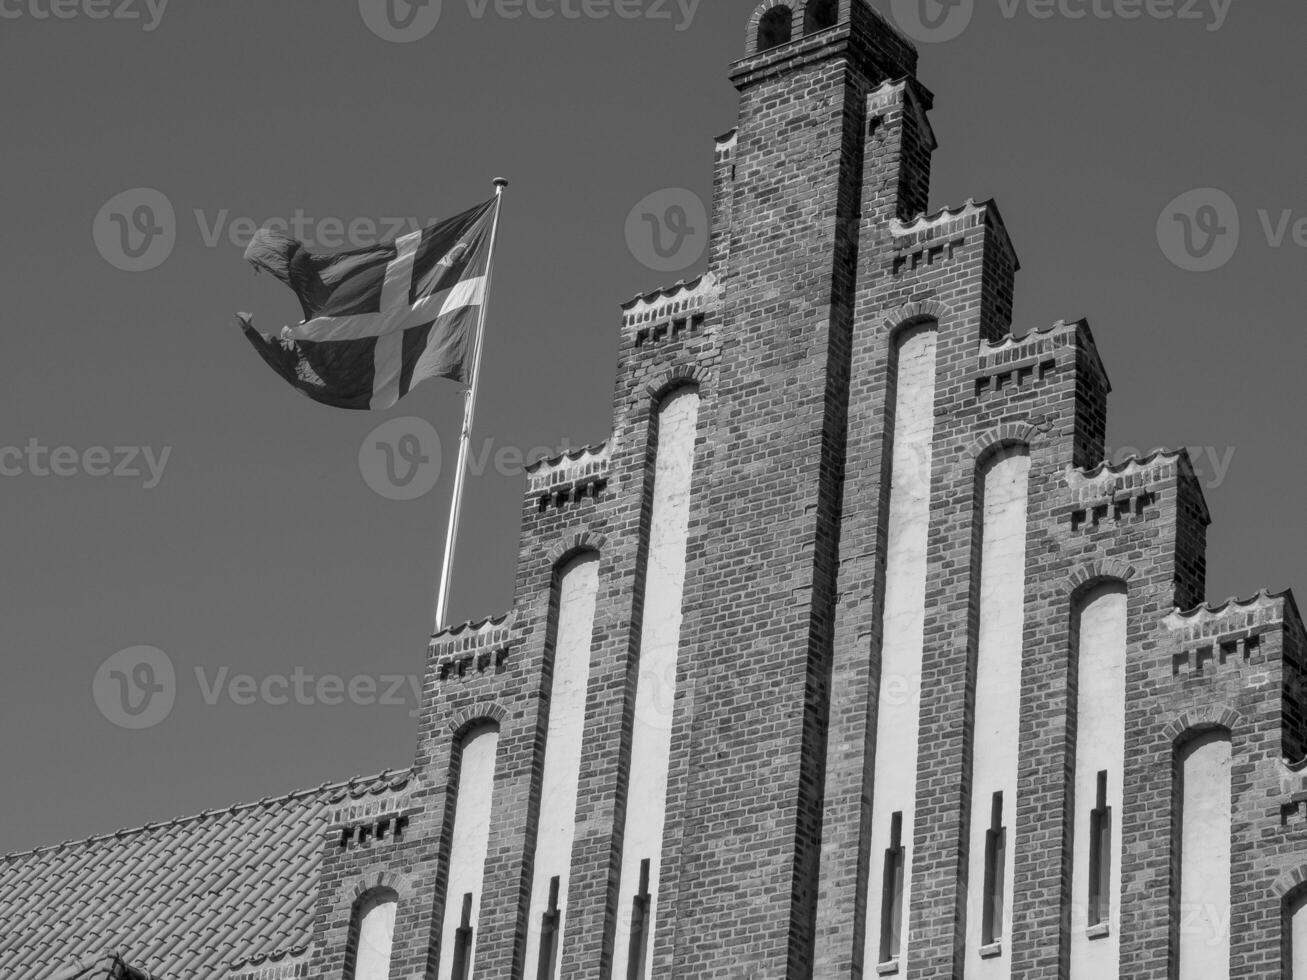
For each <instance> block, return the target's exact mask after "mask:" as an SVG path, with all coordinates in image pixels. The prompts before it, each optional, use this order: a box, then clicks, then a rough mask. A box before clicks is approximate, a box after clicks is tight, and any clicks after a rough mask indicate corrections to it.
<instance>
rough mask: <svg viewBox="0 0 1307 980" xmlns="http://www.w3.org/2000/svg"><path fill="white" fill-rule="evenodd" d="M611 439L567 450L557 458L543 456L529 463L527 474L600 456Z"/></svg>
mask: <svg viewBox="0 0 1307 980" xmlns="http://www.w3.org/2000/svg"><path fill="white" fill-rule="evenodd" d="M611 438H612V437H611V436H610V437H609V438H608V439H601V440H600V441H599V442H592V443H590V445H588V446H577V447H576V448H575V449H568V450H565V451H564V452H561V453H559V454H558V455H557V456H542V457H540V458H539V459H537V460H533V461H531V462H530V463H527V464H526V471H527V473H534V472H535V471H536V470H538V469H548V468H550V467H554V466H558V465H560V464H561V463H565V462H569V463H576V462H580V461H581V460H582V459H584V458H585V457H586V456H598V455H600V454H601V453H603V452H605V451H606V450H607V449H608V443H609V442H610V441H611Z"/></svg>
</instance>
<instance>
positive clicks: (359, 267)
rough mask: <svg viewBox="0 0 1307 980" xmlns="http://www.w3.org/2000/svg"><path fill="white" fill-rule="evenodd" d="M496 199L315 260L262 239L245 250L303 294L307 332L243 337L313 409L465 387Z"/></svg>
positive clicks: (250, 327) (302, 250)
mask: <svg viewBox="0 0 1307 980" xmlns="http://www.w3.org/2000/svg"><path fill="white" fill-rule="evenodd" d="M495 213H496V201H495V199H494V198H492V199H491V200H489V201H487V202H485V203H484V204H479V205H477V206H476V207H475V208H472V209H471V210H470V211H466V212H464V213H463V214H460V215H459V216H458V217H456V218H450V219H449V220H448V221H445V222H442V223H440V224H437V225H432V226H431V227H428V228H424V229H423V230H421V231H415V232H413V233H412V234H409V235H405V236H403V237H402V238H399V239H397V240H396V241H395V242H393V243H391V244H388V245H377V246H375V247H372V248H361V249H356V250H354V251H350V252H340V253H337V254H327V255H324V254H318V253H316V252H311V251H309V249H308V248H307V247H306V246H305V245H304V244H303V243H301V242H299V241H297V240H295V239H294V238H291V237H290V236H289V235H285V234H282V233H281V232H278V231H274V230H270V229H267V228H264V229H261V230H260V231H259V232H258V233H256V234H255V236H254V238H253V239H252V240H251V242H250V245H249V248H247V249H246V250H245V258H246V260H247V261H248V262H250V263H251V264H252V265H253V266H254V267H255V269H262V270H265V271H267V272H270V273H272V274H273V275H274V276H276V277H277V278H278V279H280V280H281V281H282V282H284V283H285V284H286V285H287V286H289V287H290V288H291V289H293V290H294V291H295V295H296V296H298V297H299V301H300V305H301V306H302V307H303V309H304V322H303V323H300V324H298V325H296V326H293V327H286V328H284V329H283V330H282V331H281V334H280V336H264V335H263V334H260V333H259V332H258V331H256V330H255V329H254V324H253V322H252V321H251V319H250V317H249V316H247V315H246V314H243V313H242V314H240V315H239V318H238V319H239V322H240V325H241V327H242V329H243V330H244V331H245V336H246V337H247V338H248V339H249V341H250V343H252V344H253V345H254V348H255V350H257V351H258V352H259V354H260V355H262V357H263V359H264V361H266V362H267V363H268V365H269V366H270V367H271V368H272V369H273V370H274V371H276V372H277V373H278V374H280V375H281V376H282V377H283V378H285V379H286V380H287V381H288V382H290V384H291V385H292V386H294V387H295V388H297V389H298V390H299V391H301V392H303V393H304V394H305V395H308V396H309V397H310V398H312V399H313V400H314V401H319V402H322V403H323V404H326V405H335V406H336V407H338V408H351V409H386V408H390V407H391V406H392V405H394V404H395V402H397V401H398V400H399V399H400V398H403V397H404V396H405V395H407V394H408V393H409V392H410V391H411V390H412V389H413V388H414V387H416V386H417V385H418V384H420V383H421V382H423V381H426V380H427V379H428V378H449V379H451V380H454V381H467V380H468V376H469V374H470V373H471V370H472V359H473V355H474V353H475V352H474V349H473V348H474V344H475V340H476V328H477V319H478V317H479V315H480V312H481V307H482V304H483V303H484V302H485V298H486V279H487V274H488V273H489V270H490V245H491V232H492V229H493V226H494V219H495Z"/></svg>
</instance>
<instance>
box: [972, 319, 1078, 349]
mask: <svg viewBox="0 0 1307 980" xmlns="http://www.w3.org/2000/svg"><path fill="white" fill-rule="evenodd" d="M1087 326H1089V320H1087V319H1085V318H1083V317H1082V318H1081V319H1079V320H1058V321H1057V322H1055V323H1052V324H1050V325H1049V326H1047V327H1031V328H1030V330H1029V331H1028V332H1027V333H1026V334H1025V335H1024V336H1022V337H1020V338H1018V337H1016V336H1015V335H1013V334H1011V333H1009V334H1005V335H1004V336H1002V337H999V338H998V339H997V340H989V339H986V338H981V341H980V347H981V353H983V354H990V353H994V352H996V351H1000V350H1004V349H1006V348H1008V347H1020V346H1021V345H1022V344H1027V343H1030V342H1031V341H1034V340H1038V339H1039V338H1041V337H1047V336H1049V335H1051V334H1055V333H1057V332H1058V331H1060V330H1078V329H1080V328H1081V327H1087Z"/></svg>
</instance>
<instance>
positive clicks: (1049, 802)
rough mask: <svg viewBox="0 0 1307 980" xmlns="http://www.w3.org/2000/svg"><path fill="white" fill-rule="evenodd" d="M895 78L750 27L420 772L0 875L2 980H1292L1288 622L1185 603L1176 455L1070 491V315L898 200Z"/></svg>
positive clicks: (906, 143)
mask: <svg viewBox="0 0 1307 980" xmlns="http://www.w3.org/2000/svg"><path fill="white" fill-rule="evenodd" d="M915 68H916V53H915V51H914V50H913V48H912V47H911V45H910V44H909V43H908V42H906V41H905V40H904V39H903V38H902V37H901V36H900V35H899V34H898V33H897V32H896V31H895V30H894V29H893V28H892V27H891V26H890V25H889V24H888V23H887V22H886V21H884V20H883V19H882V18H881V17H880V16H879V15H878V14H877V13H876V12H875V11H874V10H873V9H872V8H871V6H870V5H869V4H868V3H867V2H866V0H806V3H805V2H804V0H796V2H795V3H794V5H793V8H791V7H790V6H786V5H785V3H784V2H783V0H768V2H767V3H764V4H763V5H762V6H761V7H760V8H759V9H758V10H757V12H756V13H755V14H754V16H753V18H752V20H751V22H750V23H749V25H748V31H747V37H746V51H745V56H744V58H743V60H740V61H738V62H737V63H736V64H735V65H734V66H733V68H732V69H731V80H732V81H733V82H734V84H735V86H736V87H737V88H738V90H739V92H740V97H741V104H740V116H739V125H738V128H737V129H736V130H735V131H734V132H732V133H731V134H729V135H727V136H725V137H723V138H721V139H719V140H718V141H717V145H716V156H715V171H714V175H715V180H714V200H713V207H712V225H713V227H712V239H711V250H710V263H709V268H708V270H707V272H706V273H705V274H704V275H703V276H702V277H701V278H699V279H696V280H694V281H692V282H688V283H678V284H677V285H675V286H673V287H671V288H669V289H666V290H663V291H659V292H656V293H653V294H650V295H646V296H641V297H638V298H636V299H635V300H633V301H631V302H630V303H628V304H627V305H626V306H625V308H624V311H623V315H622V319H621V335H622V344H621V353H620V357H619V363H618V368H617V374H616V384H615V389H614V399H613V432H612V437H611V439H610V440H609V441H608V442H607V443H606V444H604V445H601V446H596V447H592V448H589V449H585V450H582V451H579V452H577V453H574V454H570V455H567V456H565V457H561V458H558V459H552V460H545V461H542V462H540V463H538V464H537V465H535V466H534V467H533V468H532V470H531V473H530V476H529V484H528V487H527V492H526V497H525V503H524V519H525V520H524V530H523V535H522V543H521V557H520V560H519V564H518V571H517V579H516V595H515V602H514V607H513V609H512V610H511V611H510V612H509V613H507V614H506V615H504V616H502V617H497V618H492V619H488V620H486V621H484V622H479V623H470V624H467V625H464V626H460V627H458V628H455V629H451V630H448V631H446V632H444V633H442V634H440V635H438V636H436V637H435V638H434V639H433V640H432V643H431V647H430V653H429V658H428V665H427V675H426V685H425V693H424V706H423V714H422V725H421V735H420V740H419V744H418V747H417V754H416V758H415V760H414V763H413V766H412V767H411V768H410V769H407V770H404V771H402V772H398V773H385V774H383V775H382V776H380V777H377V778H376V779H369V780H361V781H356V782H352V783H342V784H340V785H337V786H327V787H322V788H320V789H318V790H315V791H311V792H307V793H300V794H295V795H292V796H288V797H286V798H284V799H281V800H265V801H262V802H260V803H258V804H252V805H249V806H242V807H233V808H231V809H229V810H223V811H218V812H213V813H208V814H203V815H201V816H198V817H195V818H190V819H186V820H178V821H174V822H172V823H169V824H165V825H159V826H151V827H146V828H142V829H140V830H137V831H124V832H120V833H118V834H114V835H110V836H107V837H103V838H96V839H93V840H90V841H85V842H80V843H70V844H65V845H61V846H59V847H55V848H49V849H44V850H40V851H37V852H33V853H29V854H22V855H14V856H10V857H8V858H4V859H3V860H2V861H0V944H2V948H0V974H2V975H3V976H4V977H5V978H6V980H7V978H10V977H13V978H22V980H27V978H29V977H30V978H39V980H48V978H52V977H62V978H71V977H77V976H86V977H91V976H101V975H103V970H104V968H105V965H106V963H107V960H106V957H108V956H110V955H111V954H113V953H114V952H115V951H120V952H121V953H122V955H123V956H124V958H126V959H127V960H129V961H130V962H131V963H133V964H134V965H136V966H137V967H139V968H140V969H142V970H145V971H148V972H149V973H151V974H154V975H156V976H158V977H159V978H162V980H282V978H301V977H302V978H313V980H319V978H321V980H326V978H345V980H350V978H353V980H379V978H384V977H387V976H389V977H390V978H392V980H417V978H432V980H468V978H470V977H472V976H475V977H477V978H522V980H545V978H566V980H629V978H653V977H677V978H682V977H684V978H694V980H782V978H808V977H816V978H819V980H836V978H838V980H854V978H867V977H876V976H895V977H901V978H913V980H926V978H930V980H949V978H966V980H1046V978H1062V980H1104V978H1117V977H1120V978H1129V980H1218V978H1219V980H1224V978H1230V977H1234V978H1241V980H1242V978H1249V980H1270V978H1280V977H1287V976H1290V975H1291V973H1292V970H1293V963H1294V960H1295V959H1297V960H1298V961H1299V962H1298V967H1299V970H1300V973H1299V975H1300V976H1302V977H1307V912H1303V911H1300V909H1301V908H1302V906H1303V904H1304V899H1305V898H1307V809H1304V807H1303V804H1304V802H1307V778H1304V776H1302V775H1300V771H1301V770H1302V760H1303V759H1304V757H1305V756H1307V746H1304V744H1303V742H1304V739H1305V738H1307V731H1305V730H1304V719H1303V716H1302V697H1303V672H1304V665H1303V657H1304V654H1305V651H1304V634H1303V627H1302V623H1301V620H1300V617H1299V614H1298V611H1297V609H1296V606H1295V604H1294V601H1293V599H1292V597H1291V596H1289V595H1287V594H1285V595H1271V594H1267V593H1262V594H1259V595H1257V596H1255V597H1254V598H1252V599H1250V600H1247V601H1231V602H1228V603H1226V604H1224V605H1220V606H1210V605H1205V604H1203V599H1204V586H1205V582H1204V578H1205V558H1204V546H1205V536H1206V527H1207V524H1208V523H1209V518H1208V513H1207V509H1206V506H1205V504H1204V501H1203V497H1202V492H1201V490H1200V487H1199V485H1198V482H1197V480H1196V479H1195V477H1194V473H1193V470H1192V468H1191V466H1190V464H1189V461H1188V459H1187V457H1186V456H1185V454H1184V453H1177V454H1165V453H1163V454H1158V455H1155V456H1152V457H1149V458H1143V459H1132V460H1129V461H1126V462H1124V463H1122V464H1120V465H1116V466H1109V465H1106V464H1102V463H1101V462H1100V460H1101V459H1102V458H1103V455H1104V431H1105V420H1106V411H1107V396H1108V393H1109V391H1110V384H1109V381H1108V377H1107V373H1106V371H1105V369H1104V367H1103V364H1102V362H1101V361H1100V359H1099V356H1098V352H1097V350H1096V348H1095V345H1094V340H1093V336H1092V334H1091V333H1090V330H1089V327H1088V325H1087V324H1085V323H1057V324H1054V325H1053V326H1051V327H1048V328H1046V329H1034V330H1031V331H1029V332H1028V333H1026V334H1025V335H1024V337H1022V339H1016V338H1015V337H1014V336H1013V334H1012V332H1011V309H1012V295H1013V281H1014V277H1015V273H1016V271H1017V269H1018V261H1017V257H1016V252H1015V250H1014V249H1013V246H1012V243H1011V242H1010V241H1009V238H1008V235H1007V232H1006V231H1005V229H1004V225H1003V220H1002V218H1001V216H1000V214H999V211H998V209H997V207H996V206H995V205H994V204H993V203H992V202H986V203H974V202H967V203H966V204H963V205H961V206H960V207H955V208H950V209H946V210H943V211H937V212H933V213H931V212H930V211H929V209H928V190H929V184H930V166H931V155H932V153H933V151H934V149H935V137H934V134H933V132H932V130H931V126H930V122H929V120H928V117H929V112H930V109H931V103H932V96H931V94H930V92H929V91H928V90H927V89H926V88H925V87H924V86H923V85H922V84H921V83H920V82H919V81H917V79H916V72H915ZM1295 936H1297V938H1298V943H1297V944H1296V947H1295V944H1294V942H1293V940H1294V938H1295Z"/></svg>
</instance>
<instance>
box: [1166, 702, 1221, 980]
mask: <svg viewBox="0 0 1307 980" xmlns="http://www.w3.org/2000/svg"><path fill="white" fill-rule="evenodd" d="M1176 756H1177V763H1178V764H1177V766H1176V777H1177V779H1178V780H1179V783H1180V785H1179V786H1178V787H1177V790H1178V793H1177V794H1176V795H1177V797H1178V802H1179V803H1180V814H1179V816H1180V819H1179V825H1180V826H1179V830H1180V833H1179V834H1178V835H1177V837H1176V839H1175V841H1174V844H1173V846H1175V847H1177V848H1178V850H1179V858H1180V860H1179V862H1178V863H1179V873H1180V881H1179V891H1180V909H1181V912H1182V914H1183V916H1184V920H1183V922H1181V923H1180V928H1179V930H1178V932H1179V961H1180V969H1179V973H1178V980H1211V978H1213V977H1221V978H1225V977H1229V976H1230V972H1229V971H1230V903H1231V896H1232V886H1233V882H1232V880H1231V874H1230V871H1231V847H1230V830H1231V804H1232V791H1231V743H1230V732H1228V731H1226V730H1225V729H1223V728H1216V729H1208V730H1205V731H1202V732H1200V733H1197V734H1195V735H1192V736H1191V737H1190V738H1189V739H1187V740H1186V741H1184V742H1183V743H1182V744H1181V745H1180V746H1179V747H1178V749H1177V751H1176Z"/></svg>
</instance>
